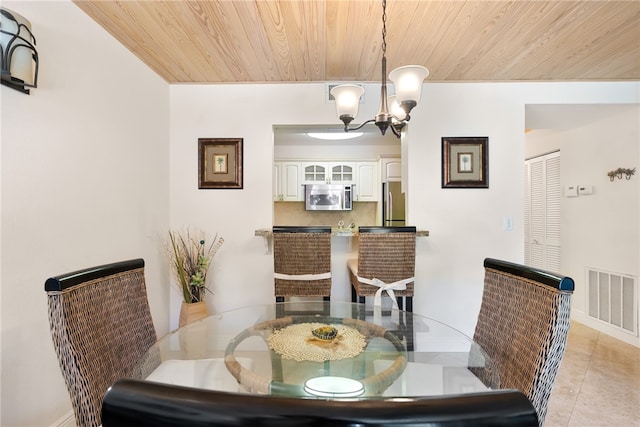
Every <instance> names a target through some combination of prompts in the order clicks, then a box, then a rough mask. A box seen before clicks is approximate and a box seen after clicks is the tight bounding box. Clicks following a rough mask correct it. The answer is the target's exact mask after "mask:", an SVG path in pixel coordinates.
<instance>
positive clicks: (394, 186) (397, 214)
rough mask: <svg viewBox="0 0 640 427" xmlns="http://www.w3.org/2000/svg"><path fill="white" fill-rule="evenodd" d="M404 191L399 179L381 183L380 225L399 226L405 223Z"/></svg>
mask: <svg viewBox="0 0 640 427" xmlns="http://www.w3.org/2000/svg"><path fill="white" fill-rule="evenodd" d="M405 219H406V218H405V212H404V193H403V192H402V191H401V184H400V181H389V182H384V183H382V225H383V226H385V227H401V226H404V225H405V224H406V223H405Z"/></svg>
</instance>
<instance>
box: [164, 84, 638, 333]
mask: <svg viewBox="0 0 640 427" xmlns="http://www.w3.org/2000/svg"><path fill="white" fill-rule="evenodd" d="M366 89H367V92H369V93H370V94H371V93H377V91H378V90H379V86H378V85H368V86H367V87H366ZM324 92H325V90H324V85H322V84H291V85H290V84H279V85H209V86H201V85H189V86H172V88H171V119H172V122H171V223H172V226H174V227H182V226H186V225H194V226H198V227H204V228H207V229H209V230H211V231H219V232H221V233H222V234H223V235H224V236H225V239H226V243H225V246H224V247H223V249H222V250H221V251H220V253H219V255H218V256H217V257H216V260H215V263H214V267H213V268H214V270H213V272H214V289H215V292H216V295H214V296H210V297H209V303H210V304H209V305H210V307H211V306H212V307H213V309H214V310H215V311H221V310H226V309H231V308H235V307H240V306H243V305H249V304H258V303H262V302H265V301H271V300H272V299H273V285H272V280H271V274H272V259H271V258H270V257H269V256H268V255H266V254H265V246H264V242H263V240H262V238H260V237H255V236H254V235H253V231H254V230H255V229H257V228H264V227H269V226H271V224H272V200H271V176H272V170H271V160H272V158H273V135H272V125H273V124H294V125H301V124H324V123H333V122H337V119H336V117H335V113H334V107H333V105H332V104H328V103H326V102H325V101H324V96H325V93H324ZM638 93H639V85H638V83H591V84H590V83H572V84H554V83H530V84H517V83H507V84H504V83H502V84H501V83H495V84H471V83H469V84H462V83H461V84H455V83H448V84H437V83H433V84H429V83H428V84H426V85H425V93H424V94H423V101H422V102H421V104H420V105H419V106H418V107H417V108H416V109H415V110H414V112H412V120H411V124H410V128H409V132H408V137H407V141H408V146H409V147H408V168H409V174H408V191H409V196H408V212H407V214H408V219H409V223H411V224H413V225H416V226H417V227H418V228H421V229H428V230H430V232H431V235H430V236H429V237H428V238H424V239H419V240H418V255H417V261H416V264H417V265H416V297H415V299H414V301H415V303H414V311H415V312H416V313H419V314H424V315H428V316H432V317H435V318H437V319H441V320H443V321H445V322H448V323H450V324H452V325H454V326H456V327H457V328H459V329H460V330H462V331H464V332H466V333H468V334H472V333H473V328H474V326H475V320H476V316H477V312H478V309H479V306H480V298H481V294H482V277H483V274H484V271H483V267H482V261H483V259H484V258H485V257H488V256H489V257H496V258H503V259H506V260H511V261H516V262H522V261H523V258H524V244H523V241H524V237H523V236H524V230H523V205H524V196H523V188H524V181H523V173H524V172H523V159H524V128H525V116H524V112H525V105H527V104H530V103H538V104H541V103H551V104H553V103H562V104H566V103H586V104H589V103H595V104H598V103H617V102H620V103H638V102H639V97H638ZM377 104H378V100H377V97H376V96H368V97H367V103H365V104H364V105H363V106H361V112H360V115H359V117H358V118H357V119H356V122H360V121H362V120H365V119H368V118H370V117H373V115H374V114H375V112H376V110H377V108H378V105H377ZM229 106H233V107H232V108H230V107H229ZM443 136H488V137H489V158H490V160H489V185H490V188H489V189H442V188H441V187H440V183H441V145H440V144H441V142H440V138H441V137H443ZM199 137H241V138H244V143H245V159H244V160H245V161H244V171H245V175H244V176H245V188H244V189H243V190H198V189H197V163H196V160H197V139H198V138H199ZM505 216H511V217H513V224H514V230H513V231H511V232H506V231H503V230H502V222H503V217H505ZM247 266H250V268H247ZM344 286H347V284H346V283H345V285H344ZM178 302H179V299H178V298H177V297H176V298H174V299H173V300H172V307H173V309H172V314H171V316H172V322H173V324H175V322H176V319H177V307H178Z"/></svg>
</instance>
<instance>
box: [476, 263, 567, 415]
mask: <svg viewBox="0 0 640 427" xmlns="http://www.w3.org/2000/svg"><path fill="white" fill-rule="evenodd" d="M484 268H485V276H484V291H483V295H482V304H481V306H480V313H479V315H478V322H477V324H476V328H475V333H474V337H473V340H474V341H475V342H477V343H478V344H479V345H480V347H482V348H483V349H484V350H485V351H486V352H487V353H488V355H489V356H490V357H491V359H492V361H493V363H494V364H495V369H497V370H498V375H499V377H500V387H501V388H515V389H518V390H522V391H523V392H524V393H525V394H526V395H527V397H528V398H529V400H531V402H532V403H533V405H534V407H535V408H536V411H537V413H538V418H539V420H540V425H542V424H543V422H544V418H545V415H546V413H547V403H548V401H549V395H550V394H551V389H552V387H553V383H554V381H555V378H556V374H557V372H558V368H559V367H560V362H561V361H562V357H563V355H564V351H565V348H566V344H567V334H568V332H569V314H570V311H571V294H572V293H573V290H574V286H575V285H574V281H573V279H571V278H570V277H564V276H561V275H558V274H555V273H551V272H548V271H544V270H540V269H536V268H533V267H528V266H524V265H519V264H514V263H510V262H506V261H501V260H497V259H492V258H487V259H485V260H484ZM485 373H486V374H488V375H491V372H488V371H487V372H485Z"/></svg>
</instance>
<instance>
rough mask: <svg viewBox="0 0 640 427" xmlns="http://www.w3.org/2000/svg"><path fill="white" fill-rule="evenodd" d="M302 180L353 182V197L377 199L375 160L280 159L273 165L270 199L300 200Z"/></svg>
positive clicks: (281, 200) (304, 183)
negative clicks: (271, 194) (271, 195)
mask: <svg viewBox="0 0 640 427" xmlns="http://www.w3.org/2000/svg"><path fill="white" fill-rule="evenodd" d="M306 184H345V185H347V184H350V185H353V187H354V188H353V193H352V194H353V200H354V201H356V202H377V201H379V200H380V194H379V193H380V192H381V181H380V163H379V162H377V161H352V162H351V161H347V162H336V161H317V160H316V161H309V160H300V161H297V162H296V161H284V160H276V161H275V163H274V165H273V200H275V201H279V202H297V201H304V185H306Z"/></svg>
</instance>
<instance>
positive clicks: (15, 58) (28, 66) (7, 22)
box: [0, 8, 38, 94]
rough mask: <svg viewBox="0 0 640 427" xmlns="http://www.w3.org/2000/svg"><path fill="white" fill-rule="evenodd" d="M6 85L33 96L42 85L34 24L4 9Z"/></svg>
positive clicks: (0, 32)
mask: <svg viewBox="0 0 640 427" xmlns="http://www.w3.org/2000/svg"><path fill="white" fill-rule="evenodd" d="M0 44H1V47H2V50H1V51H0V56H1V59H2V84H3V85H6V86H9V87H11V88H12V89H16V90H18V91H20V92H23V93H26V94H28V93H29V89H28V88H31V87H37V85H38V52H37V51H36V39H35V37H34V36H33V34H32V33H31V23H30V22H29V21H28V20H27V19H26V18H24V17H23V16H20V15H19V14H17V13H15V12H13V11H11V10H9V9H5V8H0Z"/></svg>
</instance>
